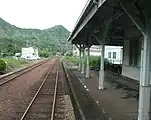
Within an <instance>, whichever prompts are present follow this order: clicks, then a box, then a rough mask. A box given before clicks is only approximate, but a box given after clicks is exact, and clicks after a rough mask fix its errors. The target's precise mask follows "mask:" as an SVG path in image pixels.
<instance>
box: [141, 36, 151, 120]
mask: <svg viewBox="0 0 151 120" xmlns="http://www.w3.org/2000/svg"><path fill="white" fill-rule="evenodd" d="M150 51H151V37H150V35H149V34H147V35H144V39H143V49H142V51H141V68H140V89H139V109H138V120H149V110H150V90H151V88H150V57H151V52H150Z"/></svg>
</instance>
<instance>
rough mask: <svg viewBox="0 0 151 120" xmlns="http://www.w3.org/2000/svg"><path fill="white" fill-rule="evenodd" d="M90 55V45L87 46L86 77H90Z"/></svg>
mask: <svg viewBox="0 0 151 120" xmlns="http://www.w3.org/2000/svg"><path fill="white" fill-rule="evenodd" d="M89 56H90V47H87V57H86V78H89V77H90V66H89Z"/></svg>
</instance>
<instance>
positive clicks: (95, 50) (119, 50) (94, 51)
mask: <svg viewBox="0 0 151 120" xmlns="http://www.w3.org/2000/svg"><path fill="white" fill-rule="evenodd" d="M108 52H111V58H108ZM113 52H116V59H114V58H113ZM73 54H74V55H75V56H79V50H78V48H76V47H74V49H73ZM90 55H91V56H100V55H101V46H100V45H92V46H91V48H90ZM122 56H123V47H121V46H105V58H107V59H109V60H110V62H112V63H114V64H122Z"/></svg>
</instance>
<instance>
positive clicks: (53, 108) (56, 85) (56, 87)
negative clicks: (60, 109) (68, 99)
mask: <svg viewBox="0 0 151 120" xmlns="http://www.w3.org/2000/svg"><path fill="white" fill-rule="evenodd" d="M58 78H59V65H58V68H57V75H56V83H55V92H54V96H53V105H52V111H51V119H50V120H54V114H55V106H56V99H57V89H58V80H59V79H58Z"/></svg>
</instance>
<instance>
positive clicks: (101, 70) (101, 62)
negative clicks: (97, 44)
mask: <svg viewBox="0 0 151 120" xmlns="http://www.w3.org/2000/svg"><path fill="white" fill-rule="evenodd" d="M104 51H105V44H104V43H102V50H101V59H100V60H101V61H100V71H99V86H98V88H99V90H102V89H104Z"/></svg>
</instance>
